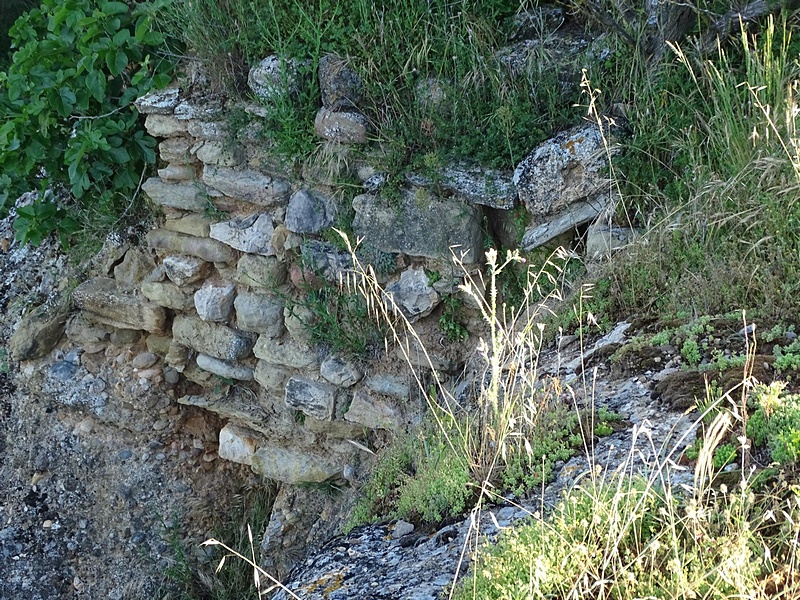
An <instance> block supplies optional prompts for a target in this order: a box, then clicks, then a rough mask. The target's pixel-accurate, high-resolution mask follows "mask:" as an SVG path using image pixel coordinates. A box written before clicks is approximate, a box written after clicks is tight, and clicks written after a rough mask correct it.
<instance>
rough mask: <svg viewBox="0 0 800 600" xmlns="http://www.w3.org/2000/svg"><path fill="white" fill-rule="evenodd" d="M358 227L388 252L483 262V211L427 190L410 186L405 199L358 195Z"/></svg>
mask: <svg viewBox="0 0 800 600" xmlns="http://www.w3.org/2000/svg"><path fill="white" fill-rule="evenodd" d="M353 209H355V211H356V215H355V219H354V220H353V231H354V232H355V234H356V235H357V236H359V237H362V238H364V240H365V241H366V243H368V244H369V245H370V246H373V247H375V248H377V249H378V250H382V251H383V252H402V253H404V254H409V255H411V256H424V257H427V258H443V259H445V260H448V261H449V260H450V259H451V258H452V254H451V248H452V251H453V252H455V254H456V256H459V257H462V256H463V260H464V262H467V263H474V262H477V261H479V260H481V258H482V256H483V254H482V248H483V233H482V231H481V211H480V209H478V208H477V207H475V206H473V205H470V204H465V203H464V202H460V201H458V200H450V199H443V198H438V197H436V196H433V195H431V194H430V193H429V192H428V191H427V190H418V191H417V192H414V191H411V190H405V191H403V192H402V194H401V198H400V200H399V201H397V200H395V201H392V202H390V201H388V200H387V199H386V198H384V197H381V196H375V195H372V194H362V195H360V196H356V197H355V198H354V199H353Z"/></svg>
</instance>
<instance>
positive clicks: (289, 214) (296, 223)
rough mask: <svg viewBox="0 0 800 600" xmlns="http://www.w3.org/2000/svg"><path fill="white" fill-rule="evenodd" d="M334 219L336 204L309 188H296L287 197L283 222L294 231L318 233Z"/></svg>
mask: <svg viewBox="0 0 800 600" xmlns="http://www.w3.org/2000/svg"><path fill="white" fill-rule="evenodd" d="M335 220H336V204H335V203H334V202H333V200H331V199H330V198H328V197H326V196H323V195H321V194H317V193H314V192H312V191H310V190H298V191H296V192H295V193H294V194H293V195H292V197H291V198H290V199H289V206H287V207H286V218H285V219H284V224H285V225H286V228H287V229H288V230H289V231H293V232H294V233H319V232H320V231H322V230H323V229H327V228H328V227H330V226H331V225H333V223H334V221H335Z"/></svg>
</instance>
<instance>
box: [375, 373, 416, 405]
mask: <svg viewBox="0 0 800 600" xmlns="http://www.w3.org/2000/svg"><path fill="white" fill-rule="evenodd" d="M364 385H366V386H367V388H368V389H370V390H372V391H373V392H375V393H376V394H384V395H385V396H392V397H394V398H398V399H400V400H407V399H408V397H409V396H410V395H411V388H410V387H409V384H408V379H407V378H403V377H396V376H394V375H373V376H371V377H368V378H367V379H366V380H365V381H364Z"/></svg>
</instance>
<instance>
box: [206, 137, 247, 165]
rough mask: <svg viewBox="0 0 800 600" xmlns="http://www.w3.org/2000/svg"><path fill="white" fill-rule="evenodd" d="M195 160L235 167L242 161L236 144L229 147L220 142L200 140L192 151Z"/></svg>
mask: <svg viewBox="0 0 800 600" xmlns="http://www.w3.org/2000/svg"><path fill="white" fill-rule="evenodd" d="M194 154H195V156H197V160H199V161H201V162H203V163H205V164H207V165H216V166H219V167H235V166H236V165H239V164H241V163H242V158H243V157H242V153H241V151H240V150H239V148H238V146H237V147H236V148H230V147H228V146H227V145H225V144H223V143H222V142H212V141H207V142H202V143H201V144H199V145H198V147H197V149H196V150H195V152H194Z"/></svg>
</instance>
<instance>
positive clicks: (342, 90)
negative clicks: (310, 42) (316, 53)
mask: <svg viewBox="0 0 800 600" xmlns="http://www.w3.org/2000/svg"><path fill="white" fill-rule="evenodd" d="M318 73H319V87H320V93H321V95H322V104H323V106H325V108H329V109H331V110H342V109H347V108H358V106H359V104H361V100H362V93H363V87H364V86H363V83H362V81H361V77H360V76H359V75H358V73H356V72H355V71H354V70H353V69H351V68H350V66H349V65H348V63H347V59H345V58H342V57H341V56H338V55H336V54H326V55H325V56H322V57H320V59H319V67H318Z"/></svg>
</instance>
